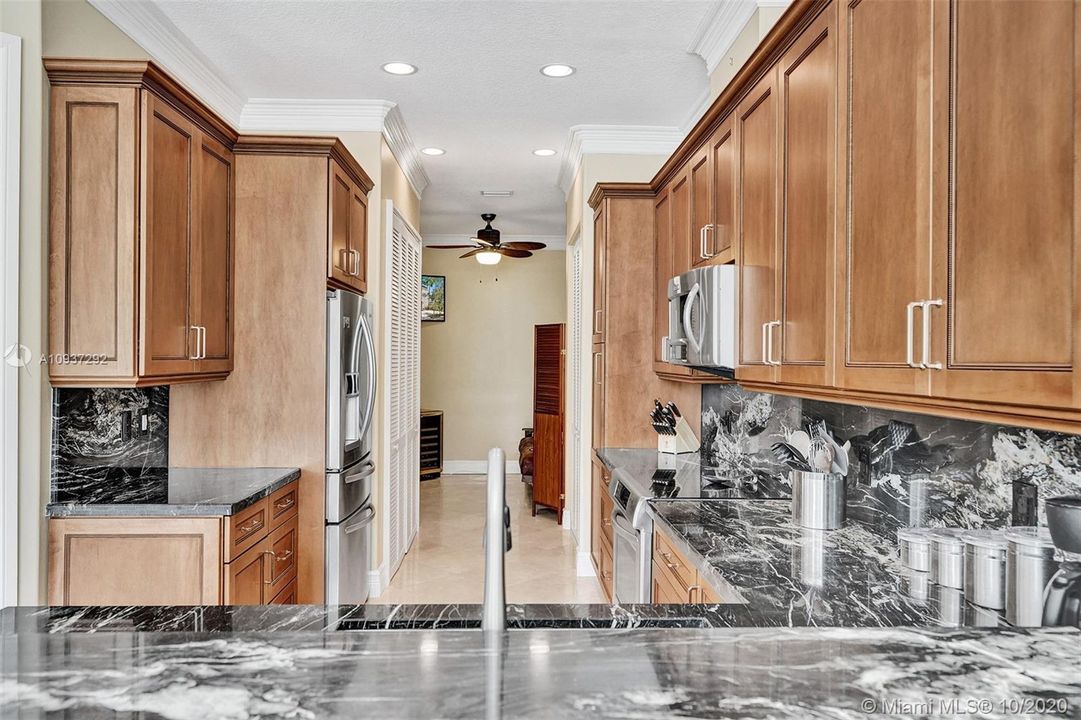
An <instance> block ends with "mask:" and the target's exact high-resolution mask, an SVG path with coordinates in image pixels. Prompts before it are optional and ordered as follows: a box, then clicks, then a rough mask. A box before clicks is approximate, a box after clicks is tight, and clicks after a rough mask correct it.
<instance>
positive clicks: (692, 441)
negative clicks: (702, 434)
mask: <svg viewBox="0 0 1081 720" xmlns="http://www.w3.org/2000/svg"><path fill="white" fill-rule="evenodd" d="M675 430H676V434H675V435H658V436H657V452H661V453H666V454H668V455H685V454H687V453H696V452H698V451H699V450H700V449H701V447H702V444H701V443H700V442H698V437H697V436H696V435H695V434H694V430H691V426H690V425H688V424H687V421H686V420H684V419H683V418H679V419H678V420H676V427H675Z"/></svg>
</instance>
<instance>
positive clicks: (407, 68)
mask: <svg viewBox="0 0 1081 720" xmlns="http://www.w3.org/2000/svg"><path fill="white" fill-rule="evenodd" d="M383 70H384V71H385V72H388V73H390V74H391V75H412V74H413V73H415V72H416V71H417V66H416V65H410V64H409V63H404V62H388V63H387V64H386V65H384V66H383Z"/></svg>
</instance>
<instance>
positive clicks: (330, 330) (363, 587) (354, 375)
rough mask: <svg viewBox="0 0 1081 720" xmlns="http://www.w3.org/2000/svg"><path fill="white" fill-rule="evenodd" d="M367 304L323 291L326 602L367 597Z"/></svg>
mask: <svg viewBox="0 0 1081 720" xmlns="http://www.w3.org/2000/svg"><path fill="white" fill-rule="evenodd" d="M372 316H373V311H372V303H371V301H370V300H368V299H367V298H365V297H362V296H360V295H358V294H356V293H352V292H348V291H346V290H330V291H328V292H327V474H326V483H327V491H326V498H327V506H326V603H327V604H328V605H334V604H353V603H363V602H365V601H366V600H367V599H368V570H369V566H370V560H369V554H370V553H371V546H372V520H373V519H374V518H375V507H374V506H373V505H372V482H373V480H374V478H375V463H374V462H373V460H372V439H371V437H372V415H373V413H374V412H375V389H376V363H375V338H374V337H373V335H372V319H373V317H372Z"/></svg>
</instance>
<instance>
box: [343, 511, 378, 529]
mask: <svg viewBox="0 0 1081 720" xmlns="http://www.w3.org/2000/svg"><path fill="white" fill-rule="evenodd" d="M366 513H367V517H364V518H361V519H360V520H358V521H357V522H355V523H353V524H352V525H350V526H349V527H347V528H345V534H346V535H351V534H353V533H355V532H356V531H357V530H360V529H362V528H364V527H365V526H367V525H368V524H370V523H371V521H372V520H373V519H374V518H375V508H373V507H370V508H368V509H367V511H366Z"/></svg>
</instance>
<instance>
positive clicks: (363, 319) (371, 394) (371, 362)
mask: <svg viewBox="0 0 1081 720" xmlns="http://www.w3.org/2000/svg"><path fill="white" fill-rule="evenodd" d="M360 324H361V327H362V328H363V330H364V343H365V345H367V347H368V408H367V410H366V411H365V413H364V421H363V422H362V424H361V426H360V435H359V437H360V438H361V439H363V438H364V436H365V435H367V433H368V430H369V429H370V428H371V426H372V415H374V414H375V373H376V372H377V370H376V364H375V340H374V339H373V338H372V326H371V325H369V324H368V317H367V315H365V314H364V313H363V312H361V313H360Z"/></svg>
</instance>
